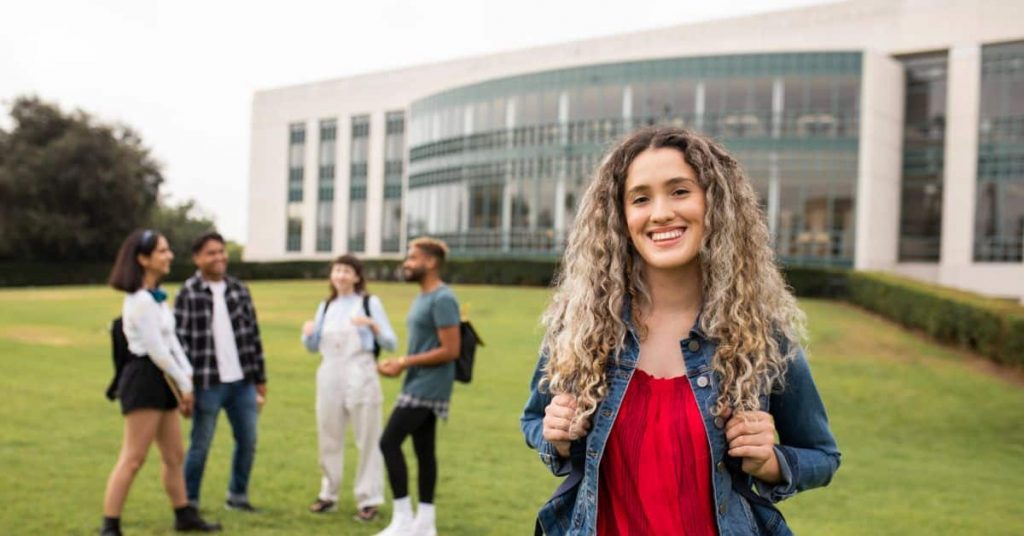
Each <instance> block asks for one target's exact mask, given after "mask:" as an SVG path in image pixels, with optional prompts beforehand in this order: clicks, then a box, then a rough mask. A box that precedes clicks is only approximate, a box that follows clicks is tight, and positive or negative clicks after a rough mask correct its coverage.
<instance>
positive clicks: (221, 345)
mask: <svg viewBox="0 0 1024 536" xmlns="http://www.w3.org/2000/svg"><path fill="white" fill-rule="evenodd" d="M207 284H209V285H210V290H211V291H212V292H213V348H214V350H215V351H216V354H217V372H218V374H219V375H220V381H221V383H230V382H237V381H239V380H241V379H243V378H245V375H244V374H242V364H241V362H239V360H238V345H236V344H235V330H234V328H232V327H231V316H230V315H229V314H228V302H227V301H225V300H224V292H225V291H226V290H227V283H225V282H224V281H208V282H207Z"/></svg>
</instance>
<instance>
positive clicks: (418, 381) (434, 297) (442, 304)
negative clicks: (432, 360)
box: [402, 285, 461, 400]
mask: <svg viewBox="0 0 1024 536" xmlns="http://www.w3.org/2000/svg"><path fill="white" fill-rule="evenodd" d="M460 320H461V318H460V315H459V302H458V300H456V299H455V294H453V293H452V290H451V289H450V288H448V285H441V286H440V287H437V288H436V289H434V290H432V291H430V292H425V293H421V294H420V295H419V296H416V299H415V300H413V302H412V307H411V308H410V309H409V316H408V317H407V318H406V323H407V324H408V335H409V351H408V352H407V353H408V354H409V355H412V354H421V353H423V352H429V351H430V350H433V349H435V348H439V347H440V346H441V341H440V340H439V339H438V338H437V330H438V329H440V328H446V327H449V326H457V325H459V321H460ZM454 381H455V362H454V361H449V362H447V363H444V364H441V365H432V366H413V367H409V368H408V369H406V371H405V383H403V384H402V392H403V393H406V394H409V395H413V396H415V397H419V398H426V399H429V400H448V399H450V398H451V396H452V384H453V382H454Z"/></svg>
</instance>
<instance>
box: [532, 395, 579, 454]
mask: <svg viewBox="0 0 1024 536" xmlns="http://www.w3.org/2000/svg"><path fill="white" fill-rule="evenodd" d="M575 416H576V397H574V396H573V395H569V394H560V395H555V397H554V398H552V399H551V403H550V404H548V406H547V407H546V408H544V430H543V433H544V439H545V440H547V441H548V442H549V443H551V444H552V445H554V447H555V450H557V451H558V454H559V456H562V457H563V458H568V457H569V444H570V443H572V442H573V441H575V440H577V439H579V438H581V437H583V436H585V435H587V431H588V430H589V429H590V419H586V420H584V421H583V422H581V423H579V425H577V426H575V427H573V426H572V419H573V417H575Z"/></svg>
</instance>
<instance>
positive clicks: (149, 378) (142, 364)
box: [117, 356, 178, 415]
mask: <svg viewBox="0 0 1024 536" xmlns="http://www.w3.org/2000/svg"><path fill="white" fill-rule="evenodd" d="M167 382H168V379H165V378H164V371H163V370H160V367H158V366H156V365H155V364H154V363H153V361H151V360H150V359H149V357H139V356H132V357H131V358H129V359H128V362H127V363H125V365H124V370H122V371H121V380H120V381H119V382H118V384H117V396H118V398H120V399H121V414H122V415H127V414H128V413H130V412H132V411H134V410H137V409H158V410H161V411H167V410H170V409H175V408H177V407H178V399H176V398H174V392H173V391H171V388H170V386H168V385H167Z"/></svg>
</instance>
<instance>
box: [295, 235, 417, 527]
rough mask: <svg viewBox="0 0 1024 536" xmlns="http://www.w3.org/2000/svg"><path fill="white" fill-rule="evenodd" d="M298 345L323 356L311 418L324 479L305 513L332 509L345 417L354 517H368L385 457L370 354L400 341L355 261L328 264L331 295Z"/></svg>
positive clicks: (378, 498)
mask: <svg viewBox="0 0 1024 536" xmlns="http://www.w3.org/2000/svg"><path fill="white" fill-rule="evenodd" d="M367 312H368V313H369V314H367ZM302 343H303V344H304V345H305V346H306V349H307V350H309V351H310V352H317V351H319V352H320V354H321V355H322V356H323V361H322V362H321V363H320V368H319V370H317V374H316V420H317V431H318V434H319V443H320V469H321V471H322V472H323V479H322V481H321V486H320V495H319V496H318V497H317V500H316V502H314V503H313V504H312V505H310V507H309V511H310V512H313V513H325V512H331V511H334V510H336V509H337V503H338V491H339V488H340V487H341V479H342V470H343V464H344V459H345V428H346V425H347V424H348V423H351V424H352V431H353V434H354V436H355V437H354V439H355V444H356V447H357V448H358V449H359V464H358V467H357V469H356V479H355V489H354V494H355V500H356V504H357V508H358V510H357V512H356V515H355V519H356V520H359V521H370V520H372V519H374V518H375V517H376V516H377V509H378V507H379V506H380V505H381V504H383V503H384V459H383V457H382V456H381V452H380V448H379V446H378V444H379V442H380V434H381V402H382V398H383V396H382V394H381V389H380V378H379V377H378V375H377V363H376V359H375V353H378V352H379V349H384V350H389V351H390V350H394V349H395V347H396V346H397V343H398V340H397V338H396V337H395V332H394V330H392V329H391V323H390V322H389V321H388V317H387V314H386V313H385V312H384V307H383V305H382V304H381V302H380V299H378V298H377V297H376V296H370V295H368V294H367V293H366V280H365V279H364V277H363V264H362V262H360V261H359V259H357V258H355V257H354V256H352V255H343V256H341V257H338V258H337V259H335V260H334V262H332V263H331V275H330V295H329V296H328V297H327V299H326V300H325V301H323V302H321V303H320V306H319V307H318V308H317V311H316V317H315V319H314V320H312V321H308V322H306V323H305V325H304V326H303V327H302ZM375 347H376V348H377V350H375Z"/></svg>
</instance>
